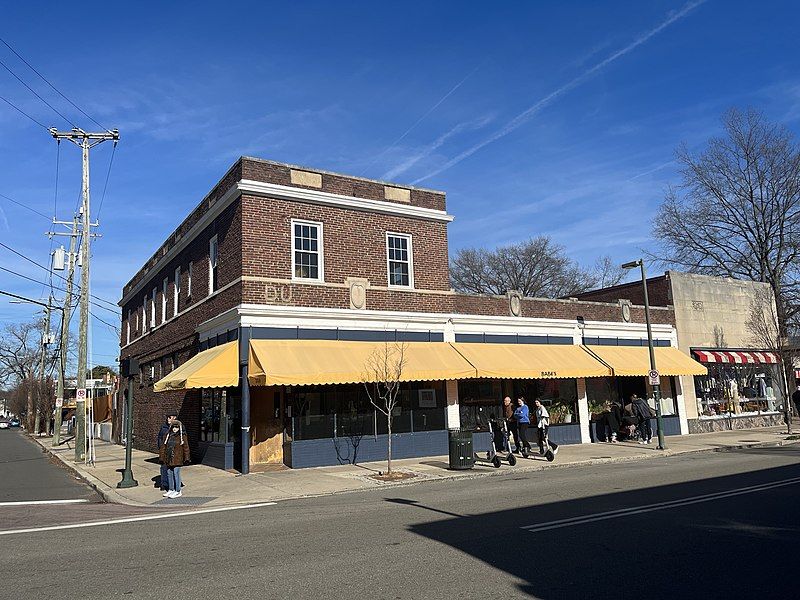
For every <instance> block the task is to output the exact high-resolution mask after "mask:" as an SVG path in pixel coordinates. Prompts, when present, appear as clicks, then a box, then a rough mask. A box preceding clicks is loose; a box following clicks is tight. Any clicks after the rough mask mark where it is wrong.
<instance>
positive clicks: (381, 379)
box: [363, 342, 408, 477]
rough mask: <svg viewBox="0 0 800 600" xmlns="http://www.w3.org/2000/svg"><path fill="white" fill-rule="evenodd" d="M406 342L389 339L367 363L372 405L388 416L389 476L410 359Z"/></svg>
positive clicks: (367, 387) (387, 468) (387, 448)
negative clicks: (394, 424) (402, 385)
mask: <svg viewBox="0 0 800 600" xmlns="http://www.w3.org/2000/svg"><path fill="white" fill-rule="evenodd" d="M407 348H408V344H406V343H405V342H385V343H384V344H383V345H382V346H381V347H380V348H378V349H376V350H375V351H374V352H373V353H372V354H371V355H370V356H369V358H368V359H367V363H366V365H364V370H365V372H364V377H363V379H364V381H365V383H364V388H365V389H366V391H367V396H368V397H369V401H370V402H371V403H372V406H374V407H375V409H376V410H377V411H379V412H380V413H381V414H383V415H384V416H385V417H386V423H387V433H388V436H387V443H386V457H387V464H386V476H387V477H391V476H392V421H393V419H394V411H395V409H396V408H397V407H398V406H399V405H400V383H401V378H402V376H403V370H404V369H405V366H406V363H407V358H406V350H407Z"/></svg>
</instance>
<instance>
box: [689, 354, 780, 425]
mask: <svg viewBox="0 0 800 600" xmlns="http://www.w3.org/2000/svg"><path fill="white" fill-rule="evenodd" d="M707 366H708V375H699V376H695V378H694V388H695V394H696V396H697V409H698V411H699V412H700V416H701V418H703V417H706V418H713V417H716V416H721V415H725V416H730V415H739V414H741V415H752V414H759V413H761V412H774V411H776V410H777V409H778V407H780V406H781V404H782V402H783V395H782V393H781V386H780V381H781V379H780V377H781V375H780V365H775V364H724V363H716V364H709V365H707Z"/></svg>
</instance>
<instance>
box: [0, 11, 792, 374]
mask: <svg viewBox="0 0 800 600" xmlns="http://www.w3.org/2000/svg"><path fill="white" fill-rule="evenodd" d="M3 12H4V15H3V21H2V24H0V37H1V38H2V39H3V40H5V41H6V42H7V43H8V44H9V45H11V46H12V47H13V48H14V50H16V52H17V53H19V54H20V55H21V56H22V57H23V58H24V59H25V60H26V61H27V62H28V63H30V64H31V65H32V66H33V67H35V68H36V69H37V70H38V71H39V72H40V73H41V74H42V75H43V76H44V77H45V78H46V79H47V80H48V81H49V82H50V83H52V84H53V85H54V86H55V88H57V89H58V91H59V92H61V93H62V94H63V95H64V96H66V97H67V98H69V100H71V101H72V103H74V105H76V106H77V107H79V108H80V109H81V110H82V111H83V112H84V113H86V114H87V115H89V116H90V117H92V118H93V119H94V120H96V121H97V122H99V123H100V124H101V125H102V126H103V127H105V128H118V129H119V131H120V136H121V140H120V143H119V145H118V146H117V148H116V149H115V150H114V151H113V164H111V169H110V171H109V163H110V161H111V157H112V145H111V144H110V143H104V144H102V145H100V146H98V147H97V148H96V149H95V150H93V151H92V157H91V173H92V186H91V188H92V217H93V218H96V219H97V220H98V221H99V224H100V226H99V228H98V233H100V234H102V237H100V238H97V239H96V241H95V242H94V244H93V259H92V293H93V294H95V295H96V296H97V297H99V298H103V299H105V300H108V301H110V302H112V303H116V301H117V300H118V299H119V298H120V296H121V290H122V286H123V285H124V284H125V283H126V282H127V281H128V279H129V278H130V277H131V276H132V275H133V274H134V273H135V272H136V271H137V270H138V269H139V268H140V266H141V265H142V264H143V262H144V261H145V260H146V259H147V258H148V257H149V256H151V254H152V253H153V252H154V251H155V250H156V249H157V248H158V247H159V245H160V244H161V243H162V242H163V240H164V239H165V238H166V237H167V236H168V235H169V234H170V233H171V232H172V231H173V230H174V228H175V227H176V226H177V225H178V224H179V223H180V222H181V221H182V220H183V218H184V217H185V216H186V215H187V214H188V213H189V211H190V210H191V209H192V208H193V207H194V206H195V205H196V204H197V203H198V202H199V201H200V200H201V199H202V197H203V196H204V195H205V194H206V193H207V192H208V191H209V190H210V189H211V188H212V187H213V185H214V184H215V183H216V182H217V181H218V180H219V179H220V178H221V177H222V175H223V174H224V173H225V171H226V170H227V169H228V167H229V166H230V165H231V164H233V162H234V161H235V160H236V159H237V158H238V157H239V156H241V155H249V156H258V157H262V158H266V159H271V160H276V161H279V162H287V163H292V164H299V165H305V166H309V167H314V168H319V169H325V170H330V171H337V172H342V173H347V174H352V175H360V176H364V177H369V178H376V179H386V180H391V181H396V182H398V183H401V184H414V185H418V186H422V187H428V188H433V189H437V190H444V191H446V192H447V208H448V211H449V212H450V213H451V214H453V215H455V217H456V218H455V221H454V222H453V223H452V224H451V225H450V250H451V253H452V252H453V251H455V250H458V249H459V248H464V247H471V246H485V247H494V246H496V245H500V244H507V243H513V242H518V241H522V240H525V239H527V238H529V237H531V236H536V235H549V236H551V237H552V238H553V239H554V240H556V241H557V242H558V243H560V244H562V245H563V246H564V247H565V248H566V249H567V253H568V254H569V256H570V257H572V258H573V259H575V260H576V261H578V262H580V263H581V264H585V265H591V264H592V263H593V262H594V261H595V260H596V258H597V257H599V256H603V255H609V256H611V257H612V258H613V259H614V260H615V261H619V262H623V261H627V260H631V259H633V258H637V257H639V256H640V255H641V254H642V251H643V249H652V248H653V244H654V242H653V240H652V238H651V228H652V220H653V218H654V216H655V213H656V211H657V209H658V206H659V203H660V202H661V201H662V200H663V198H664V195H665V191H666V190H667V189H668V187H669V186H670V185H675V184H678V183H679V182H680V177H679V171H678V167H677V165H676V164H675V162H674V156H675V150H676V148H677V147H678V146H679V145H680V144H686V146H687V147H688V148H689V149H690V150H691V151H693V152H698V151H701V150H702V149H703V147H704V144H705V142H706V141H707V140H708V139H709V138H710V137H712V136H715V135H719V134H720V132H721V125H720V117H721V115H722V114H723V113H724V112H725V111H726V110H728V109H730V108H731V107H740V108H746V107H754V108H757V109H758V110H761V111H763V112H764V113H765V114H766V116H767V117H768V118H770V119H771V120H774V121H777V122H780V123H783V124H785V125H786V126H788V127H789V128H790V129H792V130H794V131H798V127H800V51H798V45H800V43H799V42H798V40H799V39H800V38H798V36H797V34H796V24H797V23H798V22H800V5H799V4H797V3H796V2H791V1H781V0H765V1H764V2H759V3H753V2H746V1H735V0H707V1H705V2H689V3H686V2H682V1H680V0H651V1H649V2H635V1H629V2H619V1H613V2H612V1H607V2H588V1H587V2H579V1H577V0H576V1H564V2H544V1H540V2H503V3H491V4H487V3H485V2H464V1H460V2H445V1H439V2H417V1H413V0H407V1H406V2H403V3H399V2H397V3H395V2H391V3H390V2H345V1H342V2H300V1H298V2H292V3H288V2H287V3H278V2H237V1H235V0H233V1H231V2H228V3H225V4H222V3H211V2H200V1H195V2H169V3H164V2H159V3H157V2H137V3H123V4H118V3H108V2H82V3H77V4H76V3H56V2H52V3H46V2H28V3H21V2H18V3H12V4H10V5H9V6H6V7H4V11H3ZM0 61H2V63H4V64H5V65H6V66H7V67H9V68H10V69H11V70H12V71H13V72H14V73H15V74H16V75H17V76H18V77H20V78H22V79H23V80H24V81H25V83H27V84H28V85H29V86H30V87H31V88H33V89H34V90H35V91H36V93H37V94H39V95H40V96H41V97H42V98H43V99H44V100H46V101H47V102H48V103H50V104H51V105H52V106H53V108H54V109H55V110H52V109H51V108H49V107H48V106H47V105H46V104H45V102H44V101H42V100H40V99H39V98H37V97H36V96H35V95H34V94H33V93H32V92H31V91H29V90H28V89H26V87H24V86H23V85H22V84H21V83H20V82H19V81H18V80H17V79H16V78H15V77H14V76H12V74H11V73H9V72H8V70H6V69H4V68H2V67H0V97H3V98H5V99H7V100H8V101H10V102H11V103H13V104H14V105H15V106H16V107H18V108H19V109H21V110H22V111H24V112H25V113H27V114H28V115H30V117H32V118H33V119H35V120H36V121H39V123H40V124H36V123H34V122H33V121H32V120H30V119H28V118H27V117H25V116H23V115H21V114H20V113H19V112H17V111H16V110H14V109H13V108H11V107H10V106H9V105H8V104H6V103H5V102H2V101H0V194H3V195H5V196H7V197H9V198H12V199H13V200H16V201H17V202H19V203H22V204H24V205H26V206H27V207H28V208H23V207H21V206H19V205H17V204H14V203H13V202H11V201H9V200H7V199H5V198H3V197H0V241H2V242H3V243H4V244H5V245H7V246H10V247H12V248H14V249H15V250H16V251H18V252H19V253H20V254H22V255H23V256H25V257H27V258H28V259H31V260H34V261H36V262H39V263H42V264H47V262H48V261H49V258H48V257H49V253H50V251H51V249H52V247H54V246H58V245H60V244H61V243H64V244H65V245H66V243H67V238H57V239H54V240H52V241H51V240H49V239H48V237H47V236H46V235H45V233H46V232H47V231H48V230H49V229H50V228H51V227H52V226H51V225H50V224H49V222H48V218H46V217H52V215H53V214H54V213H55V214H56V215H57V217H58V218H59V219H62V220H67V219H70V218H71V217H72V214H73V211H74V209H75V206H76V202H77V199H78V195H79V192H80V151H79V149H78V148H77V147H75V146H72V145H71V144H69V143H67V142H62V144H61V145H60V146H58V145H57V144H56V142H55V140H53V138H52V137H51V136H50V134H49V133H48V132H47V131H46V129H45V127H42V125H43V126H46V127H50V126H55V127H58V128H60V129H69V128H70V127H71V126H72V125H73V124H77V125H78V126H80V127H83V128H85V129H97V126H96V125H95V123H93V122H92V121H91V120H89V119H88V118H87V117H86V116H84V114H82V113H81V112H79V110H77V109H76V108H75V107H74V106H73V105H71V104H70V103H68V102H67V101H66V100H65V99H64V98H63V97H62V96H60V95H59V94H58V93H56V92H55V91H54V90H53V89H52V88H50V87H49V86H48V85H47V83H45V82H44V81H43V80H42V79H40V78H39V77H38V76H37V75H36V74H35V73H34V72H33V71H31V70H30V69H29V68H28V67H27V66H26V65H25V64H24V63H23V62H21V61H20V60H19V58H18V57H17V56H15V55H14V54H13V53H12V51H11V50H10V49H9V48H8V47H6V46H4V45H2V44H0ZM56 111H58V112H59V113H62V114H63V116H64V117H65V118H62V117H61V116H59V115H58V114H57V113H56ZM56 173H58V178H56ZM56 179H57V185H56ZM106 181H107V182H108V184H107V186H106ZM104 189H105V195H104V193H103V191H104ZM101 198H102V206H101ZM29 209H33V210H29ZM34 211H38V213H41V214H37V212H34ZM0 267H4V268H6V269H12V270H14V271H17V272H19V273H21V274H23V275H25V276H27V277H30V278H32V279H34V280H36V281H37V282H44V281H46V279H47V277H48V274H47V272H46V271H45V270H43V269H41V268H39V267H37V266H36V265H34V264H32V263H31V262H29V261H27V260H25V259H23V258H21V257H19V256H18V255H15V254H13V253H12V252H11V251H9V250H7V249H6V248H2V247H0ZM54 281H55V283H56V286H57V287H59V286H60V285H61V284H62V283H63V282H62V281H60V280H59V279H58V277H56V278H55V279H54ZM0 289H2V290H5V291H11V292H13V293H17V294H20V295H24V296H28V297H33V298H37V299H39V298H46V296H47V290H48V289H49V288H48V287H47V286H44V285H41V284H40V283H34V282H31V281H28V280H25V279H22V278H20V277H17V276H15V275H11V274H9V273H7V272H4V271H0ZM56 295H57V296H59V297H60V296H61V292H59V291H58V289H56ZM109 308H110V306H109V305H108V304H103V303H97V304H95V305H94V306H93V308H92V312H93V313H95V315H96V317H97V318H93V319H92V322H91V336H92V337H91V349H92V357H91V363H92V364H108V363H110V362H112V361H113V360H114V357H116V356H117V355H118V342H119V340H118V336H117V333H116V332H115V331H114V330H113V328H112V327H110V326H109V325H106V324H104V323H102V322H100V320H99V319H102V320H104V321H108V322H109V323H111V324H112V325H117V326H118V321H119V317H118V316H115V314H114V312H113V309H111V310H108V309H109ZM35 310H36V307H35V306H32V305H25V304H12V303H10V302H8V301H7V300H6V299H3V298H0V325H5V324H7V323H12V322H17V321H22V320H26V319H29V318H31V317H32V316H33V315H34V313H35ZM54 329H55V328H54Z"/></svg>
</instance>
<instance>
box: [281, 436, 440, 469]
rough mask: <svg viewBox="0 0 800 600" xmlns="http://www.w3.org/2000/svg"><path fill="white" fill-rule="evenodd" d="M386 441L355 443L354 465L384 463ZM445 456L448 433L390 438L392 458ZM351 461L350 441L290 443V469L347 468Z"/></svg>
mask: <svg viewBox="0 0 800 600" xmlns="http://www.w3.org/2000/svg"><path fill="white" fill-rule="evenodd" d="M386 437H387V436H385V435H379V436H377V437H375V436H372V435H365V436H364V437H363V438H361V440H360V442H358V454H357V461H358V462H359V463H364V462H369V461H373V460H386V441H387V440H386ZM443 454H447V431H420V432H414V433H396V434H394V435H392V458H421V457H423V456H441V455H443ZM352 457H353V443H352V441H351V440H350V438H346V437H341V438H335V439H334V438H323V439H319V440H302V441H296V442H292V468H293V469H301V468H304V467H325V466H330V465H338V464H347V463H348V462H349V461H350V460H351V459H352Z"/></svg>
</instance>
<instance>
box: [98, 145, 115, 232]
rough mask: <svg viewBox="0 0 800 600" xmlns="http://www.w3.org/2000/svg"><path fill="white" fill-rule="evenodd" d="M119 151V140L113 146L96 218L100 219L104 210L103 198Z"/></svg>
mask: <svg viewBox="0 0 800 600" xmlns="http://www.w3.org/2000/svg"><path fill="white" fill-rule="evenodd" d="M116 153H117V142H116V141H115V142H114V145H113V146H112V148H111V159H110V160H109V161H108V171H107V172H106V182H105V184H104V185H103V195H102V196H100V206H98V207H97V214H96V215H95V219H97V221H100V211H101V210H103V200H105V199H106V190H107V189H108V178H109V177H111V166H112V165H113V164H114V155H115V154H116Z"/></svg>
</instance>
